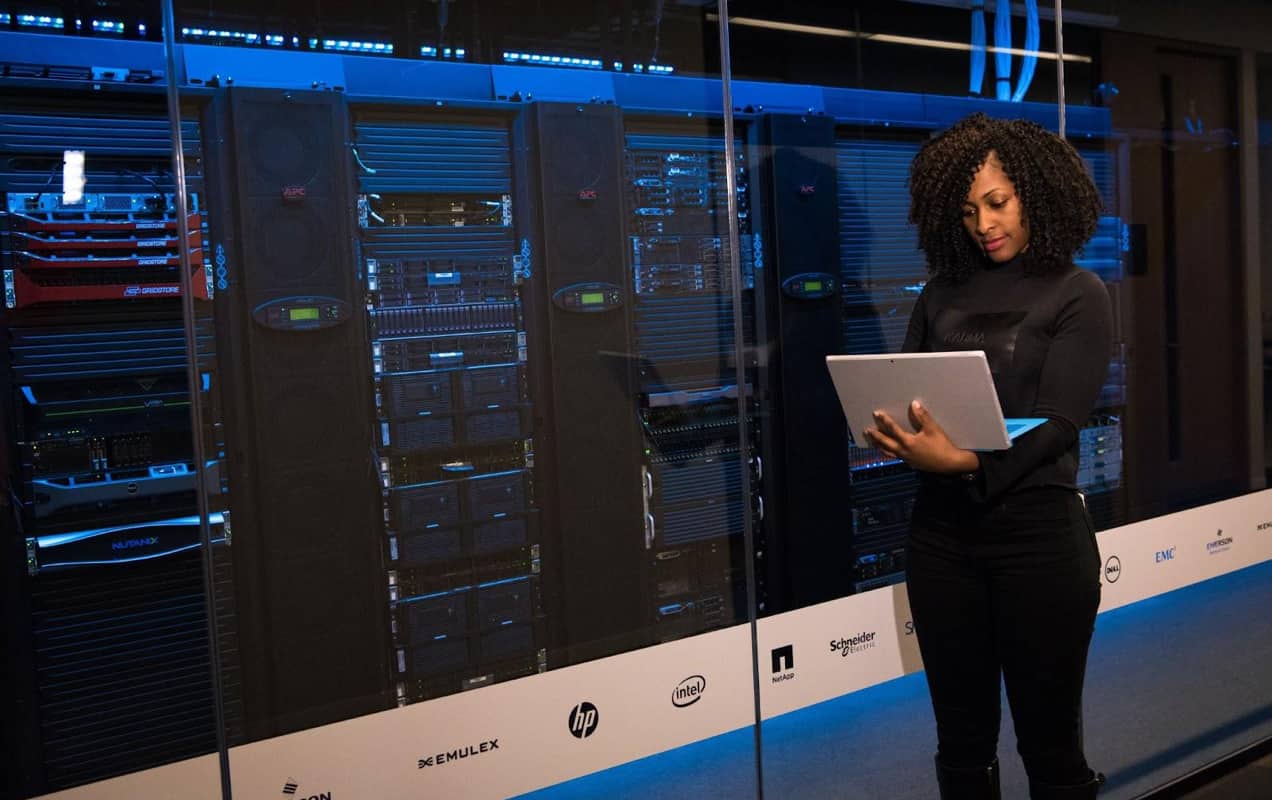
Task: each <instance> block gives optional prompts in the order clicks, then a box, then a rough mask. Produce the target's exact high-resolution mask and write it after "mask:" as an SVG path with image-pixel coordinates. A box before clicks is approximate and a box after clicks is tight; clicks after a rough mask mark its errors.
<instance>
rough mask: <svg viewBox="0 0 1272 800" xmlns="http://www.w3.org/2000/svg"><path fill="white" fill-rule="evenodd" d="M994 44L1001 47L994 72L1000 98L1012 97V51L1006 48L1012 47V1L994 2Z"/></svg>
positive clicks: (1007, 98) (995, 55)
mask: <svg viewBox="0 0 1272 800" xmlns="http://www.w3.org/2000/svg"><path fill="white" fill-rule="evenodd" d="M994 46H995V47H997V48H999V50H998V52H996V53H994V74H995V76H996V77H997V79H998V83H997V90H998V91H997V95H998V99H999V100H1010V99H1011V53H1005V52H1003V51H1004V50H1007V49H1010V48H1011V2H1010V0H997V2H996V3H994Z"/></svg>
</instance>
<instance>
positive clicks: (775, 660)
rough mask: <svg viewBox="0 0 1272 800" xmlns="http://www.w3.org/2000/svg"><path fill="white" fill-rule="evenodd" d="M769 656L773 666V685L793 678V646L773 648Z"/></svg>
mask: <svg viewBox="0 0 1272 800" xmlns="http://www.w3.org/2000/svg"><path fill="white" fill-rule="evenodd" d="M770 656H771V660H772V666H773V683H781V682H782V681H789V680H790V679H791V678H794V677H795V645H793V644H786V645H782V646H781V647H774V648H773V651H772V653H771V654H770Z"/></svg>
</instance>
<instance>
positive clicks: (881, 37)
mask: <svg viewBox="0 0 1272 800" xmlns="http://www.w3.org/2000/svg"><path fill="white" fill-rule="evenodd" d="M707 19H709V20H713V21H716V22H718V21H719V20H720V17H719V15H717V14H708V15H707ZM729 24H730V25H740V26H742V27H744V28H767V29H768V30H774V31H784V32H786V33H806V34H810V35H812V36H833V37H837V38H840V39H864V40H866V41H870V42H882V43H884V44H902V45H910V46H913V47H931V48H935V49H937V50H957V51H960V52H964V53H970V52H971V51H972V49H973V48H972V45H971V44H969V43H967V42H952V41H948V40H946V39H927V38H922V37H918V36H900V35H897V34H892V33H868V32H866V31H854V30H848V29H846V28H825V27H822V26H820V25H803V24H800V23H797V22H779V21H778V20H771V19H756V18H754V17H729ZM977 49H979V48H977ZM984 49H985V51H986V52H989V53H1011V54H1012V55H1017V56H1034V57H1036V58H1047V59H1050V60H1052V61H1055V60H1056V54H1055V53H1052V52H1049V51H1047V50H1022V49H1020V48H1018V47H993V46H987V47H985V48H984ZM1064 60H1065V61H1069V62H1076V63H1079V64H1090V63H1091V61H1092V59H1091V57H1090V56H1082V55H1075V54H1073V53H1065V54H1064Z"/></svg>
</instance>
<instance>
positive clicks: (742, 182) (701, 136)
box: [623, 116, 761, 641]
mask: <svg viewBox="0 0 1272 800" xmlns="http://www.w3.org/2000/svg"><path fill="white" fill-rule="evenodd" d="M624 138H625V145H626V147H625V152H624V161H623V169H624V175H623V177H624V194H625V196H626V197H625V199H626V203H625V207H624V227H625V233H626V245H627V246H626V250H627V255H628V257H629V259H630V265H629V266H630V275H631V278H630V279H631V287H632V298H633V314H632V317H633V326H634V327H633V331H632V339H633V345H634V347H635V352H636V359H635V362H636V365H637V381H636V390H637V392H638V394H637V397H636V412H637V414H638V415H639V417H640V422H641V431H642V434H643V439H642V444H643V447H642V453H643V460H642V463H641V477H642V482H643V483H644V487H645V494H644V496H643V498H642V500H643V503H644V511H645V514H646V521H647V524H648V526H649V529H648V531H647V535H648V540H647V541H648V545H649V546H648V548H647V552H646V557H645V560H646V562H647V564H648V566H649V570H650V574H649V597H648V600H647V602H649V603H650V606H649V607H648V609H647V612H646V613H647V616H648V618H649V619H650V620H651V621H652V623H653V626H654V631H653V633H654V637H655V638H656V640H657V641H668V640H671V639H678V638H681V637H684V636H691V635H694V634H696V633H700V632H702V631H705V630H710V629H713V628H719V627H723V626H726V625H732V624H735V623H737V622H741V621H744V620H745V619H746V618H747V606H746V582H745V573H746V565H745V559H746V558H747V557H748V554H747V553H746V551H745V550H746V548H745V543H744V531H745V526H746V522H747V516H748V515H751V517H752V519H753V520H754V519H756V518H757V517H758V512H759V510H760V508H761V506H760V504H759V503H757V502H754V501H753V494H754V489H755V487H756V486H758V485H759V478H760V474H759V473H760V463H761V462H760V459H758V458H757V457H756V451H755V442H756V440H757V438H758V434H757V425H758V420H759V410H758V404H757V400H758V396H757V392H756V390H755V369H754V364H753V348H752V345H753V342H754V340H753V338H751V331H752V328H753V318H754V306H755V297H754V295H755V292H754V287H755V267H756V263H755V252H756V250H757V247H756V246H755V240H756V234H755V232H754V231H753V230H752V219H751V214H750V184H749V181H750V175H749V169H748V159H747V154H746V147H745V145H744V143H743V141H742V140H741V138H740V137H738V138H737V139H736V141H735V145H736V146H735V152H734V162H733V163H730V162H729V161H728V159H727V150H726V148H725V139H724V135H723V130H722V129H721V127H720V125H719V124H718V122H713V121H710V120H669V119H666V118H659V117H653V116H645V117H635V116H633V117H630V118H628V119H626V120H625V137H624ZM730 172H733V173H734V175H735V178H736V182H735V186H736V193H737V213H738V229H739V238H738V245H739V248H738V249H739V253H738V262H739V271H738V273H737V274H736V275H735V274H734V273H733V271H732V270H733V264H732V262H733V259H732V252H731V250H732V245H731V243H730V239H729V222H728V212H729V194H728V192H729V187H728V177H729V173H730ZM735 281H736V282H737V284H738V285H737V287H736V288H737V289H738V293H737V294H738V299H739V305H738V306H737V307H735V305H734V291H733V290H734V288H735V287H734V283H735ZM736 317H740V318H741V319H740V322H741V324H742V329H743V342H742V345H743V348H742V352H743V355H742V362H741V363H738V351H739V348H738V342H737V340H736V333H735V328H734V322H735V318H736ZM740 398H741V399H742V401H743V402H742V408H741V413H740V408H739V399H740ZM747 471H750V472H751V474H750V476H749V483H750V486H751V488H752V493H750V494H748V493H745V492H744V491H743V485H744V479H746V478H747V477H748V476H747V474H746V473H747Z"/></svg>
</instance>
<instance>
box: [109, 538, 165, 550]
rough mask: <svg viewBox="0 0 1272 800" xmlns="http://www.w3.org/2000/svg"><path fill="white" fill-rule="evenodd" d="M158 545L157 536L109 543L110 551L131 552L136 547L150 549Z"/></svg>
mask: <svg viewBox="0 0 1272 800" xmlns="http://www.w3.org/2000/svg"><path fill="white" fill-rule="evenodd" d="M156 544H159V537H158V536H147V537H145V538H142V539H118V540H116V541H113V542H111V543H110V549H111V550H133V549H135V548H138V547H150V546H152V545H156Z"/></svg>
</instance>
